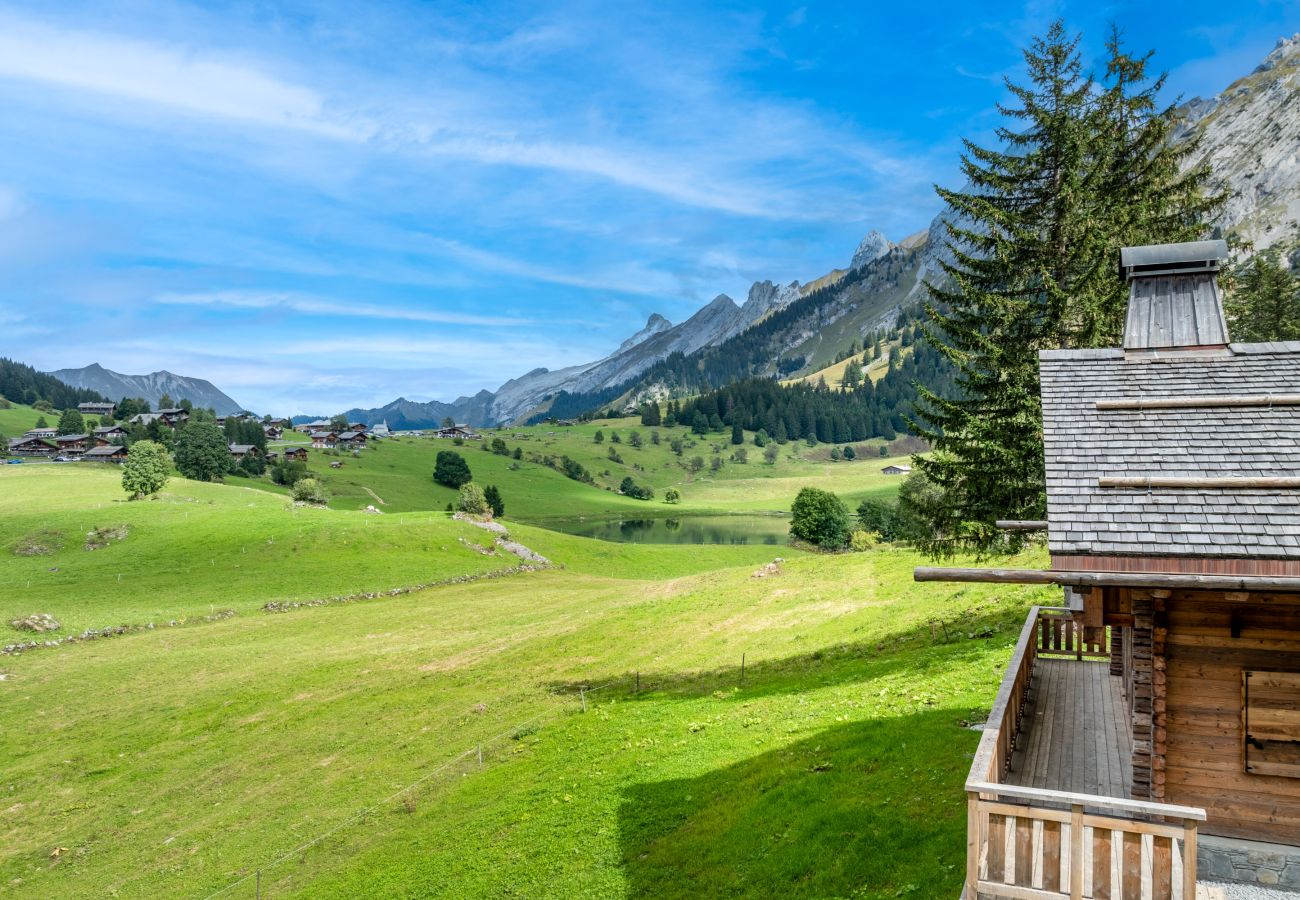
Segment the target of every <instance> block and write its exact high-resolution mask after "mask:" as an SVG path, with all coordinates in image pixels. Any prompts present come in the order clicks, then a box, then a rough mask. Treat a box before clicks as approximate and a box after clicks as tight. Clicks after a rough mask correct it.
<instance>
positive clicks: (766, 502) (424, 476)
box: [237, 419, 897, 521]
mask: <svg viewBox="0 0 1300 900" xmlns="http://www.w3.org/2000/svg"><path fill="white" fill-rule="evenodd" d="M652 430H658V431H659V433H660V443H659V444H658V445H655V444H653V443H651V441H650V434H651V431H652ZM597 431H601V432H603V433H604V436H605V441H604V443H601V444H597V443H595V441H594V436H595V433H596V432H597ZM632 432H637V433H639V434H640V435H641V437H642V441H643V443H642V446H641V447H640V448H634V447H632V446H631V444H630V442H629V441H630V436H631V434H632ZM615 433H617V434H618V435H619V437H620V439H621V442H620V443H618V444H615V443H613V441H612V436H613V435H614V434H615ZM497 437H499V438H501V439H502V440H503V441H505V443H506V445H507V447H508V448H509V449H510V450H511V451H513V450H514V449H515V448H516V447H519V448H521V449H522V451H523V455H524V458H523V459H522V460H519V461H516V460H514V459H512V458H510V457H508V456H498V455H496V454H494V453H491V452H487V451H485V450H484V449H483V447H484V446H485V445H487V444H490V443H491V440H492V439H493V438H497ZM673 438H679V439H682V440H683V441H685V442H687V444H690V446H686V447H684V449H683V453H682V455H681V456H680V457H679V456H677V455H676V454H674V453H673V451H672V450H671V449H670V444H671V442H672V440H673ZM746 441H747V443H746V444H745V445H744V447H745V450H746V452H747V454H748V456H749V461H748V462H747V463H744V464H741V463H735V462H731V461H730V457H731V454H732V453H733V451H734V450H735V449H736V448H735V447H733V446H732V444H731V443H730V434H729V433H728V434H710V435H706V436H704V437H700V436H695V435H690V434H689V433H688V429H686V428H684V427H676V428H659V429H650V428H647V427H644V426H642V425H641V424H640V422H639V421H638V420H635V419H618V420H612V421H610V420H604V421H598V422H592V423H586V424H582V425H574V426H570V427H557V426H546V425H536V426H530V427H526V428H506V429H503V430H502V431H500V432H494V431H489V432H487V433H486V434H485V440H484V441H482V442H480V441H467V442H466V443H465V444H464V445H463V446H460V447H457V446H454V445H453V444H452V442H450V441H443V440H437V439H434V438H412V437H403V438H399V439H397V440H386V441H382V442H380V443H378V444H377V445H374V446H372V447H371V448H370V449H367V450H364V451H362V452H361V453H360V455H359V456H356V457H353V456H350V455H342V456H331V455H329V454H327V453H326V452H325V451H321V450H313V451H311V452H310V460H309V463H308V465H309V467H310V469H311V470H312V472H313V473H314V474H315V475H316V476H317V477H319V478H320V479H321V480H322V481H323V482H324V483H325V485H326V487H327V488H328V489H329V491H330V494H331V500H330V505H331V506H333V507H335V508H338V509H364V508H365V507H366V506H367V505H375V506H377V507H378V508H381V509H383V510H384V511H386V512H394V511H407V510H417V509H426V510H427V509H442V508H444V507H445V506H446V505H447V503H449V502H451V501H453V500H454V499H455V497H456V492H455V491H453V490H451V489H450V488H447V487H443V486H442V485H439V484H436V483H434V481H433V468H434V462H435V459H436V457H437V454H438V452H439V451H440V450H455V451H456V452H458V453H460V454H461V455H462V456H464V457H465V459H466V461H467V462H468V463H469V466H470V470H471V471H472V472H473V474H474V480H475V481H476V482H478V483H480V484H485V485H486V484H495V485H497V486H498V487H499V488H500V489H501V492H502V494H503V496H504V498H505V501H506V515H507V516H508V517H512V518H518V519H522V520H524V521H541V520H544V519H548V518H555V517H565V518H568V517H576V516H619V515H628V514H635V515H637V516H655V515H658V516H667V515H681V514H690V513H730V512H756V511H761V512H777V511H784V510H788V509H789V508H790V503H791V501H792V500H793V499H794V496H795V494H797V493H798V491H799V488H800V487H801V486H803V485H805V484H813V485H816V486H818V487H823V488H825V489H827V490H831V491H834V492H836V493H837V494H839V495H840V496H841V497H842V498H843V499H844V500H845V502H846V503H849V504H850V505H851V506H856V505H857V503H859V502H860V501H861V500H862V499H863V498H865V497H867V496H889V495H891V494H892V493H893V492H894V491H895V490H896V489H897V479H893V478H890V477H889V476H886V475H882V474H881V473H880V470H881V468H882V467H883V466H885V465H887V464H888V463H889V462H890V461H891V460H888V459H884V458H882V457H880V455H879V448H880V444H881V442H880V441H865V442H862V443H861V444H858V445H856V446H857V447H858V448H859V451H860V454H859V455H860V456H861V458H860V459H857V460H854V461H851V462H849V461H840V462H831V461H830V460H829V453H830V448H829V446H820V447H815V448H813V447H808V446H806V445H805V444H803V443H795V442H792V443H789V444H786V445H784V446H782V447H781V448H780V455H779V456H778V458H777V461H776V463H775V464H774V465H769V464H767V463H766V462H764V461H763V451H762V450H761V449H760V448H757V447H755V446H754V445H753V443H752V441H753V435H752V434H748V433H747V434H746ZM610 448H613V449H614V451H615V452H616V453H617V454H618V455H619V456H620V457H621V458H622V462H615V461H613V460H611V459H610V458H609V455H608V454H609V450H610ZM534 454H535V455H539V456H543V455H550V456H555V457H559V456H569V457H571V458H572V459H576V460H578V461H579V462H580V463H582V464H583V465H584V466H586V468H587V469H588V470H589V471H590V472H591V474H592V476H593V477H594V478H595V480H596V485H594V486H593V485H588V484H582V483H580V482H577V481H574V480H572V479H569V478H566V477H565V476H564V475H562V474H560V473H559V472H557V471H555V470H554V469H552V468H548V467H547V466H545V465H542V464H541V463H537V462H531V461H529V456H530V455H534ZM694 456H699V457H701V458H702V459H703V460H704V461H705V468H704V470H703V471H701V472H699V473H691V472H689V471H688V470H687V469H686V468H684V467H683V465H682V463H683V461H687V462H688V461H689V460H690V459H691V458H692V457H694ZM715 457H718V458H721V459H722V460H723V461H724V462H723V466H722V468H721V469H720V470H718V471H717V472H714V471H712V470H711V469H710V467H709V465H708V463H709V461H710V460H712V459H713V458H715ZM330 462H341V463H342V466H341V467H340V468H338V469H331V468H330V467H329V463H330ZM628 476H631V477H632V478H633V479H634V480H635V481H636V482H637V483H639V484H645V485H649V486H650V487H652V488H654V490H655V495H656V496H655V499H654V500H652V501H642V500H633V499H631V498H628V497H624V496H622V495H621V494H619V493H617V492H616V489H617V487H618V485H619V484H620V483H621V482H622V480H623V479H624V478H625V477H628ZM237 483H239V484H257V485H258V486H260V487H271V486H269V485H268V483H267V482H265V481H264V480H262V481H258V482H251V481H248V480H237ZM670 487H674V488H677V489H678V490H679V491H680V492H681V494H682V502H681V504H680V505H669V504H666V503H664V502H663V496H664V491H665V490H667V489H668V488H670ZM271 489H274V488H273V487H272V488H271ZM380 501H382V503H381V502H380Z"/></svg>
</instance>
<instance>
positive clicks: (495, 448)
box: [492, 437, 510, 456]
mask: <svg viewBox="0 0 1300 900" xmlns="http://www.w3.org/2000/svg"><path fill="white" fill-rule="evenodd" d="M492 452H493V453H495V454H496V455H497V456H509V455H510V448H509V447H507V446H506V442H505V441H503V440H501V438H499V437H497V438H493V439H492Z"/></svg>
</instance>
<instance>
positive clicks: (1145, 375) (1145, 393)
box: [1039, 342, 1300, 559]
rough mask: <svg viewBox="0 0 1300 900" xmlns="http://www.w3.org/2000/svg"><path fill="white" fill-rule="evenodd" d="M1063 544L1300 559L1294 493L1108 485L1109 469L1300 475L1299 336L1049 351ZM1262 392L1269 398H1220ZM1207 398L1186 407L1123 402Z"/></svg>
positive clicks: (1054, 513)
mask: <svg viewBox="0 0 1300 900" xmlns="http://www.w3.org/2000/svg"><path fill="white" fill-rule="evenodd" d="M1039 365H1040V373H1041V381H1042V398H1043V438H1044V451H1045V455H1046V476H1047V519H1048V526H1049V527H1048V543H1049V547H1050V549H1051V551H1052V553H1053V554H1065V555H1072V554H1095V555H1144V556H1198V557H1254V558H1274V559H1300V503H1298V502H1297V500H1298V499H1300V497H1297V492H1296V490H1295V489H1286V488H1277V487H1272V488H1267V487H1248V488H1247V487H1242V488H1238V487H1234V486H1228V487H1205V486H1189V487H1181V488H1180V487H1159V486H1155V487H1151V486H1144V487H1136V488H1132V487H1121V488H1115V487H1101V486H1100V485H1099V479H1101V478H1106V477H1115V476H1122V477H1130V478H1139V479H1140V478H1166V479H1167V478H1219V479H1222V478H1234V477H1254V478H1259V477H1270V478H1276V477H1296V476H1300V406H1292V405H1277V406H1273V405H1270V404H1269V402H1268V397H1269V395H1280V394H1292V395H1294V393H1295V392H1296V387H1297V385H1300V342H1285V343H1265V344H1232V345H1230V346H1229V347H1227V348H1225V349H1221V350H1200V351H1187V352H1180V353H1157V354H1150V353H1147V354H1132V353H1130V354H1125V352H1124V351H1122V350H1118V349H1114V350H1055V351H1044V352H1042V353H1040V354H1039ZM1223 397H1233V398H1238V397H1248V398H1249V397H1254V398H1259V399H1258V401H1257V403H1258V405H1232V406H1216V405H1213V403H1212V402H1206V401H1207V400H1208V401H1212V400H1213V399H1214V398H1223ZM1174 398H1184V402H1188V401H1187V398H1195V402H1194V403H1192V405H1189V406H1184V407H1181V408H1164V409H1161V408H1150V407H1149V406H1148V407H1147V408H1142V409H1132V408H1129V409H1123V408H1121V409H1115V408H1102V409H1098V408H1097V402H1098V401H1099V400H1104V401H1107V403H1106V404H1103V406H1110V407H1113V406H1115V405H1116V401H1124V400H1143V399H1145V400H1148V401H1150V400H1157V399H1174Z"/></svg>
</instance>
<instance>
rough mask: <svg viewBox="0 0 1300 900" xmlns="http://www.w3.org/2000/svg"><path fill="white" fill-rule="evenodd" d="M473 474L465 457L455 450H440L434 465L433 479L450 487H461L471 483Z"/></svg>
mask: <svg viewBox="0 0 1300 900" xmlns="http://www.w3.org/2000/svg"><path fill="white" fill-rule="evenodd" d="M473 477H474V476H473V475H472V474H471V473H470V471H469V463H467V462H465V457H463V456H461V455H460V454H459V453H457V452H456V451H455V450H439V451H438V457H437V459H436V460H435V462H434V466H433V480H434V481H436V482H438V484H442V485H446V486H447V487H449V488H459V487H460V486H461V485H465V484H469V482H470V481H471V479H473Z"/></svg>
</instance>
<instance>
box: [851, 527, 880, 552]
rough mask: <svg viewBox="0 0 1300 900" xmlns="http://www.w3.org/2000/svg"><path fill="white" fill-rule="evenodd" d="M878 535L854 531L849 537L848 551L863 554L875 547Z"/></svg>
mask: <svg viewBox="0 0 1300 900" xmlns="http://www.w3.org/2000/svg"><path fill="white" fill-rule="evenodd" d="M878 538H879V535H877V534H875V533H874V532H870V531H855V532H853V534H851V535H849V549H850V550H852V551H853V552H855V553H865V552H866V551H868V550H870V549H872V548H873V547H875V546H876V543H877V539H878Z"/></svg>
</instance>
